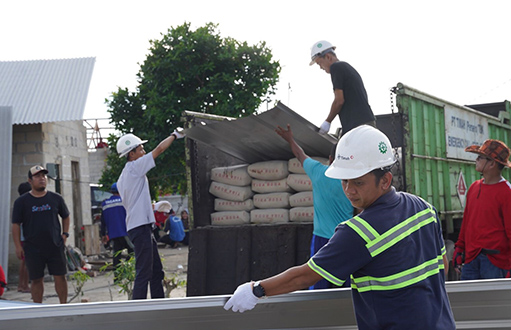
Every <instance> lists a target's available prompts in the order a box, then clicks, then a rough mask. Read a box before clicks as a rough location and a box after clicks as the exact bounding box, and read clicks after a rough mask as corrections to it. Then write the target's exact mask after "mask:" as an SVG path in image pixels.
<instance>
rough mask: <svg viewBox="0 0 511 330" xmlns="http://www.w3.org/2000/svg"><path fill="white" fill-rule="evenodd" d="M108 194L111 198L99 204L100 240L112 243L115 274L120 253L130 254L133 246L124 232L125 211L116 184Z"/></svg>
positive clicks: (115, 183)
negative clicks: (125, 250) (110, 194)
mask: <svg viewBox="0 0 511 330" xmlns="http://www.w3.org/2000/svg"><path fill="white" fill-rule="evenodd" d="M110 192H111V193H112V196H110V198H108V199H105V200H104V201H103V203H101V209H102V212H101V240H102V242H103V244H107V243H108V241H112V242H113V243H114V246H113V250H114V251H113V253H114V257H113V264H114V272H115V269H116V268H117V265H119V262H120V260H121V251H122V250H124V249H127V250H128V253H132V252H133V244H132V243H131V241H130V239H129V237H128V233H127V232H126V209H125V208H124V206H123V205H122V200H121V196H119V191H118V190H117V182H114V183H113V184H112V186H111V187H110Z"/></svg>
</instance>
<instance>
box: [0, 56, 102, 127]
mask: <svg viewBox="0 0 511 330" xmlns="http://www.w3.org/2000/svg"><path fill="white" fill-rule="evenodd" d="M95 61H96V59H95V58H94V57H87V58H74V59H58V60H34V61H9V62H0V105H3V106H12V108H13V111H14V112H13V118H12V120H13V122H12V123H13V124H34V123H45V122H57V121H71V120H81V119H83V113H84V110H85V103H86V101H87V94H88V92H89V86H90V82H91V79H92V71H93V69H94V63H95Z"/></svg>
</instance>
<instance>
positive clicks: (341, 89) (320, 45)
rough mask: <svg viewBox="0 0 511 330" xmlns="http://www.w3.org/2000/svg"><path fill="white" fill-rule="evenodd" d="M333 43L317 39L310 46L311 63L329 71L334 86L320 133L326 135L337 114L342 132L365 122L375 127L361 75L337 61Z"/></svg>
mask: <svg viewBox="0 0 511 330" xmlns="http://www.w3.org/2000/svg"><path fill="white" fill-rule="evenodd" d="M335 48H336V47H335V46H333V45H332V44H331V43H330V42H328V41H326V40H320V41H318V42H316V43H314V45H312V48H311V62H310V63H309V65H314V64H317V65H318V66H319V67H320V68H321V69H322V70H324V71H325V72H326V73H328V74H330V76H331V79H332V85H333V88H334V101H333V102H332V106H331V107H330V112H329V113H328V116H327V118H326V119H325V121H324V122H323V123H322V124H321V126H320V128H319V132H320V133H321V134H327V133H328V131H329V130H330V124H331V123H332V120H334V119H335V117H336V116H337V115H339V119H340V121H341V126H342V135H344V134H346V133H347V132H349V131H350V130H352V129H353V128H355V127H357V126H359V125H363V124H368V125H371V126H376V122H375V117H374V114H373V111H372V110H371V106H370V105H369V101H368V99H367V92H366V89H365V87H364V82H363V81H362V77H360V74H359V73H358V72H357V70H355V69H354V68H353V67H352V66H351V65H349V64H348V63H347V62H343V61H339V59H338V58H337V55H336V54H335Z"/></svg>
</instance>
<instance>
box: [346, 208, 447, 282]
mask: <svg viewBox="0 0 511 330" xmlns="http://www.w3.org/2000/svg"><path fill="white" fill-rule="evenodd" d="M427 205H428V208H427V209H425V210H422V211H420V212H418V213H416V214H414V215H413V216H411V217H409V218H408V219H406V220H404V221H402V222H400V223H399V224H397V225H396V226H394V227H392V228H391V229H389V230H387V231H386V232H385V233H383V234H381V235H380V234H378V232H377V231H376V230H375V229H374V228H373V227H372V226H371V225H369V223H367V221H365V220H364V219H362V218H360V217H358V216H356V217H354V218H353V219H351V220H350V221H348V222H346V225H347V226H349V227H350V228H352V229H353V230H354V231H355V232H356V233H357V234H358V235H359V236H360V237H361V238H362V239H363V240H364V241H365V242H366V248H367V250H368V252H369V253H370V254H371V257H373V258H374V257H375V256H377V255H378V254H380V253H382V252H384V251H386V250H387V249H390V248H391V247H392V246H394V245H395V244H397V243H398V242H400V241H401V240H403V239H404V238H406V237H408V236H409V235H411V234H412V233H414V232H416V231H418V230H419V229H420V228H422V227H424V226H426V225H428V224H431V223H435V222H436V221H437V219H436V214H435V210H434V209H433V207H432V206H431V205H430V204H427ZM444 253H445V246H444V247H443V248H442V251H441V254H440V255H439V256H437V257H435V258H433V259H431V260H427V261H425V262H424V263H422V264H421V265H418V266H415V267H413V268H410V269H407V270H403V271H401V272H399V273H396V274H393V275H389V276H385V277H371V276H363V277H358V278H357V277H354V276H351V278H352V283H351V287H352V289H355V290H358V291H359V292H365V291H371V290H395V289H399V288H403V287H406V286H409V285H412V284H415V283H418V282H420V281H422V280H424V279H425V278H427V277H430V276H433V275H436V274H438V273H439V272H440V270H442V269H444V263H443V257H442V256H443V254H444Z"/></svg>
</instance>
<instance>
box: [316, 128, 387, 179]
mask: <svg viewBox="0 0 511 330" xmlns="http://www.w3.org/2000/svg"><path fill="white" fill-rule="evenodd" d="M395 162H396V160H395V158H394V154H393V152H392V145H391V144H390V141H389V138H388V137H387V136H386V135H385V134H383V133H382V132H381V131H379V130H377V129H376V128H374V127H372V126H369V125H362V126H358V127H356V128H354V129H352V130H351V131H349V132H348V133H346V134H345V135H344V136H343V137H341V139H340V140H339V143H338V144H337V149H336V151H335V160H334V162H333V163H332V165H330V167H328V169H327V170H326V172H325V175H326V176H327V177H329V178H333V179H341V180H348V179H355V178H359V177H361V176H363V175H365V174H367V173H369V172H371V171H372V170H375V169H379V168H385V167H389V166H391V165H393V164H394V163H395Z"/></svg>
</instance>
